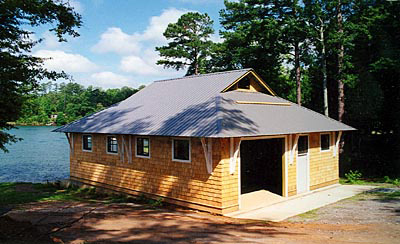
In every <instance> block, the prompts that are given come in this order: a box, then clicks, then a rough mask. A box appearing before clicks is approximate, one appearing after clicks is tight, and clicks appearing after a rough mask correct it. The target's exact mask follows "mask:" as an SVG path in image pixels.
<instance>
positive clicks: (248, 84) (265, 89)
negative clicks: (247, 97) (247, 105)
mask: <svg viewBox="0 0 400 244" xmlns="http://www.w3.org/2000/svg"><path fill="white" fill-rule="evenodd" d="M235 90H236V91H248V92H261V93H265V94H268V95H272V96H276V93H275V92H274V91H273V90H272V89H271V88H270V87H269V86H268V85H267V84H266V83H265V81H264V80H263V79H261V77H260V76H258V75H257V73H256V72H254V71H253V70H252V69H250V70H249V71H247V72H246V73H245V74H243V75H242V76H241V77H239V78H238V79H237V80H235V81H234V82H233V83H232V84H230V85H229V86H228V87H226V88H225V89H224V90H222V92H228V91H235Z"/></svg>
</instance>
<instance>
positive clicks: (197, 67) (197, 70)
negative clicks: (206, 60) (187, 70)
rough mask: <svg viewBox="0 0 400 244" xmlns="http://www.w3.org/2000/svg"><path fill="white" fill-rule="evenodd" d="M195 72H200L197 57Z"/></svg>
mask: <svg viewBox="0 0 400 244" xmlns="http://www.w3.org/2000/svg"><path fill="white" fill-rule="evenodd" d="M194 74H195V75H198V74H199V62H198V60H197V59H196V63H195V64H194Z"/></svg>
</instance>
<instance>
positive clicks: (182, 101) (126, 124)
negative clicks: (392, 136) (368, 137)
mask: <svg viewBox="0 0 400 244" xmlns="http://www.w3.org/2000/svg"><path fill="white" fill-rule="evenodd" d="M250 71H251V69H243V70H234V71H227V72H218V73H211V74H205V75H195V76H188V77H183V78H177V79H170V80H162V81H156V82H153V83H152V84H151V85H149V86H147V87H146V88H144V89H143V90H141V91H139V92H137V93H135V94H134V95H132V96H131V97H129V98H127V99H126V100H124V101H122V102H120V103H118V104H115V105H113V106H111V107H109V108H107V109H105V110H102V111H100V112H97V113H94V114H92V115H89V116H86V117H84V118H82V119H80V120H77V121H74V122H72V123H70V124H67V125H65V126H62V127H60V128H58V129H55V130H54V131H56V132H81V133H106V134H133V135H158V136H192V137H216V138H219V137H221V138H222V137H244V136H263V135H277V134H289V133H306V132H321V131H339V130H342V131H345V130H354V128H352V127H350V126H347V125H345V124H343V123H340V122H338V121H336V120H333V119H331V118H328V117H325V116H324V115H322V114H319V113H316V112H314V111H311V110H309V109H306V108H304V107H301V106H298V105H296V104H293V103H290V106H279V105H266V104H239V103H237V101H256V102H273V103H282V102H284V103H288V101H286V100H284V99H282V98H279V97H277V96H272V95H267V94H264V93H260V92H242V91H229V92H224V93H222V92H221V91H222V90H224V89H225V88H226V87H228V86H229V85H230V84H232V83H233V82H235V81H236V80H238V79H239V78H240V77H243V76H244V75H246V74H247V73H249V72H250Z"/></svg>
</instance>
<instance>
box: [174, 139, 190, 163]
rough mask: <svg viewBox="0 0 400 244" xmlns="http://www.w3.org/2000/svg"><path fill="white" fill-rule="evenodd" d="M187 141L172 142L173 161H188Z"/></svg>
mask: <svg viewBox="0 0 400 244" xmlns="http://www.w3.org/2000/svg"><path fill="white" fill-rule="evenodd" d="M189 146H190V145H189V140H174V159H179V160H189V151H190V149H189Z"/></svg>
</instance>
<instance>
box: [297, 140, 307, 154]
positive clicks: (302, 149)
mask: <svg viewBox="0 0 400 244" xmlns="http://www.w3.org/2000/svg"><path fill="white" fill-rule="evenodd" d="M307 153H308V136H299V141H298V145H297V154H298V155H302V154H307Z"/></svg>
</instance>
